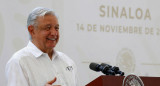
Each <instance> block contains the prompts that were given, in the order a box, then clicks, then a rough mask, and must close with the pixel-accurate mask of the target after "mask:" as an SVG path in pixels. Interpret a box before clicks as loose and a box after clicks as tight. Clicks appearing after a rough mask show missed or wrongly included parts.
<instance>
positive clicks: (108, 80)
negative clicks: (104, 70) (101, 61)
mask: <svg viewBox="0 0 160 86" xmlns="http://www.w3.org/2000/svg"><path fill="white" fill-rule="evenodd" d="M140 78H141V80H142V81H143V83H144V86H160V77H146V76H141V77H140ZM123 79H124V76H108V75H102V76H99V77H98V78H96V79H95V80H93V81H92V82H90V83H88V84H87V85H86V86H122V84H123Z"/></svg>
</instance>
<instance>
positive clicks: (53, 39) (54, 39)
mask: <svg viewBox="0 0 160 86" xmlns="http://www.w3.org/2000/svg"><path fill="white" fill-rule="evenodd" d="M47 39H48V40H52V41H56V38H47Z"/></svg>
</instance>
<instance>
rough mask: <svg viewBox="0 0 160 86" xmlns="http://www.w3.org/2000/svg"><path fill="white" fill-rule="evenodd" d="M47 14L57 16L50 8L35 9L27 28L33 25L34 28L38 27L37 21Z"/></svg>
mask: <svg viewBox="0 0 160 86" xmlns="http://www.w3.org/2000/svg"><path fill="white" fill-rule="evenodd" d="M47 14H51V15H53V16H56V14H55V12H54V11H53V10H51V9H48V8H44V7H37V8H35V9H33V11H32V12H31V13H30V14H29V16H28V20H27V27H28V26H30V25H33V26H35V25H37V22H36V19H37V18H38V17H40V16H45V15H47ZM56 17H57V16H56Z"/></svg>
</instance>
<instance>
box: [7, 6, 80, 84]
mask: <svg viewBox="0 0 160 86" xmlns="http://www.w3.org/2000/svg"><path fill="white" fill-rule="evenodd" d="M27 27H28V31H29V33H30V37H31V40H30V41H29V43H28V45H27V46H26V47H24V48H23V49H21V50H19V51H18V52H16V53H15V54H14V55H13V56H12V58H11V59H10V60H9V61H8V63H7V65H6V77H7V86H77V80H76V66H75V63H74V62H73V61H72V60H71V59H70V58H69V57H68V56H66V55H65V54H63V53H61V52H58V51H55V50H54V47H55V46H56V44H57V43H58V40H59V23H58V20H57V17H56V15H55V13H54V12H53V11H52V10H51V9H48V8H43V7H37V8H35V9H34V10H33V11H32V12H31V13H30V14H29V17H28V20H27Z"/></svg>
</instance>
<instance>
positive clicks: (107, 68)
mask: <svg viewBox="0 0 160 86" xmlns="http://www.w3.org/2000/svg"><path fill="white" fill-rule="evenodd" d="M89 68H90V69H91V70H94V71H96V72H99V71H101V72H102V73H104V74H106V75H116V74H119V75H121V76H123V75H124V72H121V71H120V70H119V67H116V66H114V67H112V66H111V65H108V64H106V63H101V64H100V65H99V64H97V63H94V62H92V63H91V64H90V65H89Z"/></svg>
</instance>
